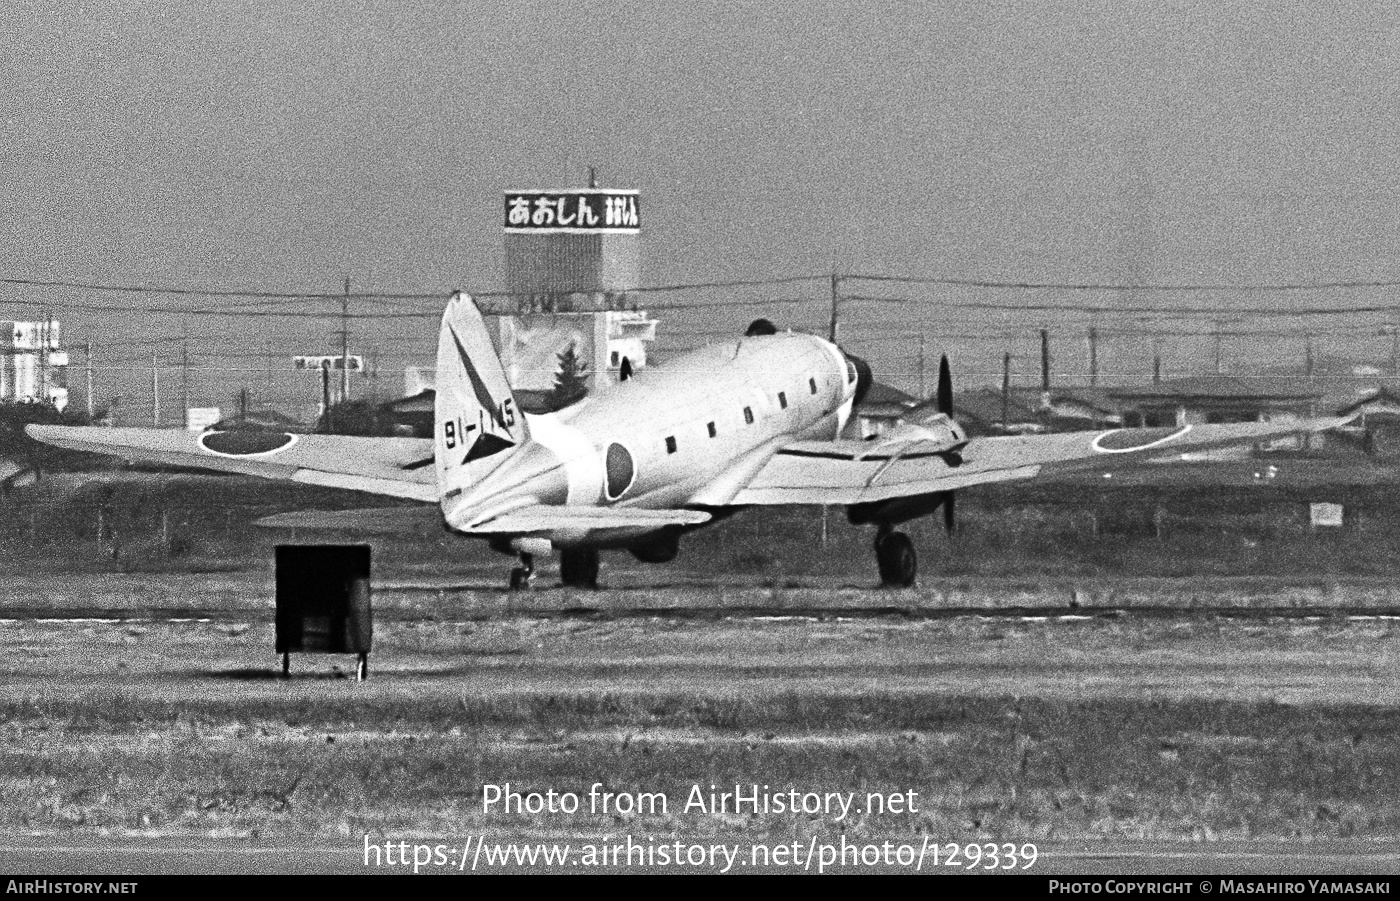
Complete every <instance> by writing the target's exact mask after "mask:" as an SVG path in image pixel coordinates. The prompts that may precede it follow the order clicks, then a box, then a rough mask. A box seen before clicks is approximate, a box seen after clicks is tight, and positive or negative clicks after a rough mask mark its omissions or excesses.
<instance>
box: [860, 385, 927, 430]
mask: <svg viewBox="0 0 1400 901" xmlns="http://www.w3.org/2000/svg"><path fill="white" fill-rule="evenodd" d="M918 406H919V401H918V399H917V398H915V397H914V396H913V395H910V394H905V393H904V392H903V391H900V390H899V389H898V388H895V387H892V386H890V385H886V384H883V383H881V382H875V383H874V384H872V385H871V386H870V390H869V391H867V392H866V394H865V397H863V398H861V402H860V405H859V406H857V407H856V408H855V409H854V410H852V411H851V420H850V422H848V423H846V431H845V437H847V438H859V439H861V440H865V439H868V438H878V437H880V436H882V435H884V434H886V433H888V432H889V431H890V430H891V429H893V428H894V427H895V426H897V425H899V423H900V422H901V421H903V420H904V418H905V417H907V416H908V415H909V414H910V413H911V412H912V411H914V410H915V409H916V408H918Z"/></svg>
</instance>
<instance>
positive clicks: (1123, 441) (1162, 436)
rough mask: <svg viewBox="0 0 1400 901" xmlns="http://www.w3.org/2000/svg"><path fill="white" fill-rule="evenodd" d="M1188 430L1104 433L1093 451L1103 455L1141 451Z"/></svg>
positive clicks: (1133, 430)
mask: <svg viewBox="0 0 1400 901" xmlns="http://www.w3.org/2000/svg"><path fill="white" fill-rule="evenodd" d="M1189 430H1190V426H1178V427H1175V428H1165V429H1116V430H1114V431H1112V432H1105V433H1104V434H1102V435H1100V436H1099V437H1098V438H1097V439H1095V441H1094V450H1097V451H1102V452H1104V453H1123V452H1125V451H1133V450H1141V449H1143V448H1146V447H1152V446H1153V445H1154V444H1164V443H1166V442H1167V441H1169V440H1171V439H1172V438H1175V437H1176V436H1178V435H1183V434H1185V433H1186V432H1187V431H1189Z"/></svg>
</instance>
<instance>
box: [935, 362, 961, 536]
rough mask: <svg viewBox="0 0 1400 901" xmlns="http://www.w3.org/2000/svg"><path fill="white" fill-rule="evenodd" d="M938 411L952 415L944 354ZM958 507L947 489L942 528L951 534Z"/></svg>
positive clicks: (948, 370)
mask: <svg viewBox="0 0 1400 901" xmlns="http://www.w3.org/2000/svg"><path fill="white" fill-rule="evenodd" d="M938 412H940V413H942V414H943V415H944V416H948V417H952V415H953V370H952V368H951V367H950V366H949V365H948V355H947V354H944V355H943V359H942V360H941V361H939V363H938ZM957 510H958V507H957V502H956V501H955V500H954V495H953V492H951V491H948V492H945V493H944V495H943V528H945V529H947V530H948V534H949V535H951V534H953V532H954V530H955V529H956V528H957V525H958V513H957Z"/></svg>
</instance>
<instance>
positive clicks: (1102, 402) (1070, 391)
mask: <svg viewBox="0 0 1400 901" xmlns="http://www.w3.org/2000/svg"><path fill="white" fill-rule="evenodd" d="M988 390H992V391H996V394H997V397H998V398H1000V397H1001V392H1000V391H998V390H997V389H994V388H993V389H988ZM1045 393H1046V392H1044V391H1042V390H1041V389H1039V388H1012V389H1011V396H1012V397H1013V398H1015V399H1016V400H1019V401H1020V402H1021V404H1022V405H1024V406H1026V407H1027V408H1029V409H1031V410H1040V409H1041V399H1042V398H1043V397H1044V396H1045ZM1049 394H1050V402H1051V404H1078V405H1080V406H1083V407H1088V408H1090V409H1092V410H1097V411H1098V412H1100V413H1111V414H1115V415H1116V414H1117V413H1118V407H1119V404H1118V403H1117V401H1116V400H1115V398H1114V397H1113V396H1112V395H1111V394H1110V393H1109V390H1108V389H1105V388H1090V387H1082V386H1081V387H1071V388H1051V389H1050V392H1049ZM999 402H1000V401H999V400H998V403H999Z"/></svg>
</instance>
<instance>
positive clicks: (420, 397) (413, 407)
mask: <svg viewBox="0 0 1400 901" xmlns="http://www.w3.org/2000/svg"><path fill="white" fill-rule="evenodd" d="M436 398H437V392H436V391H435V390H433V389H432V388H424V389H422V390H421V391H419V392H418V393H417V394H410V395H409V396H408V397H400V398H397V399H395V400H391V401H385V402H384V403H382V404H380V405H379V407H380V409H382V410H387V411H389V412H390V413H422V412H424V411H431V410H432V409H433V402H434V400H436Z"/></svg>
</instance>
